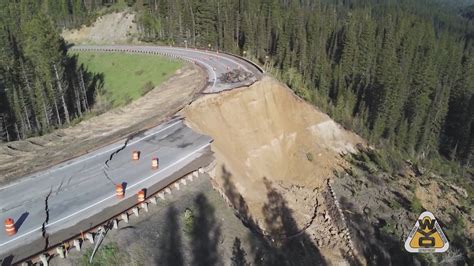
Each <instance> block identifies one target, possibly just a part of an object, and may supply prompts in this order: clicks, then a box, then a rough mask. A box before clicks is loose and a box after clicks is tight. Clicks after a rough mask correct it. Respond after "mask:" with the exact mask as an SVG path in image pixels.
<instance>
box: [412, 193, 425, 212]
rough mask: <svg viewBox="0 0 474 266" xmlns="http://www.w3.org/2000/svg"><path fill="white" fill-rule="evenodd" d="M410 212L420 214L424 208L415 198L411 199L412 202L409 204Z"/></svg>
mask: <svg viewBox="0 0 474 266" xmlns="http://www.w3.org/2000/svg"><path fill="white" fill-rule="evenodd" d="M410 210H411V211H412V212H413V213H420V214H421V213H422V212H423V211H424V210H425V208H423V206H422V205H421V202H420V200H419V199H418V198H417V197H416V196H415V197H414V198H413V200H412V201H411V203H410Z"/></svg>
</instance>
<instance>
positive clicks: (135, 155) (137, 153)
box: [132, 151, 140, 161]
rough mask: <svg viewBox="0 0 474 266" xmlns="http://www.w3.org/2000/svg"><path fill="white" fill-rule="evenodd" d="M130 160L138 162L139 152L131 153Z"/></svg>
mask: <svg viewBox="0 0 474 266" xmlns="http://www.w3.org/2000/svg"><path fill="white" fill-rule="evenodd" d="M132 160H134V161H138V160H140V152H139V151H133V152H132Z"/></svg>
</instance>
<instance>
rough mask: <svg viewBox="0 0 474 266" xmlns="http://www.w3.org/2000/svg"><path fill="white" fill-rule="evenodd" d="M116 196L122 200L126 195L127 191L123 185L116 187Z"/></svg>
mask: <svg viewBox="0 0 474 266" xmlns="http://www.w3.org/2000/svg"><path fill="white" fill-rule="evenodd" d="M115 195H116V196H117V198H119V199H122V198H123V196H124V195H125V191H124V190H123V185H122V184H118V185H116V186H115Z"/></svg>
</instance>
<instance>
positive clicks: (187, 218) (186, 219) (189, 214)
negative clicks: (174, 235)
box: [183, 209, 194, 235]
mask: <svg viewBox="0 0 474 266" xmlns="http://www.w3.org/2000/svg"><path fill="white" fill-rule="evenodd" d="M183 223H184V227H183V231H184V232H185V233H186V234H188V235H189V234H191V232H192V231H193V226H194V213H193V211H192V210H191V209H186V210H185V211H184V214H183Z"/></svg>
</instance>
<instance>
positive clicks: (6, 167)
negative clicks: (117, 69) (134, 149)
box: [0, 64, 207, 185]
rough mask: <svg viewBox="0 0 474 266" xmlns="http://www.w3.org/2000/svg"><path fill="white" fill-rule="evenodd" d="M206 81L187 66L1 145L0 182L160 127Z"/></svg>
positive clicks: (190, 98) (199, 72) (197, 71)
mask: <svg viewBox="0 0 474 266" xmlns="http://www.w3.org/2000/svg"><path fill="white" fill-rule="evenodd" d="M206 82H207V81H206V74H205V73H204V72H203V70H201V69H200V68H198V67H196V66H194V65H192V64H186V65H185V66H184V67H183V68H181V69H179V70H177V71H176V73H175V74H174V75H173V76H172V77H171V78H170V79H168V80H167V81H165V82H163V83H162V84H161V85H160V86H158V87H156V88H155V89H153V90H151V91H150V92H148V93H147V94H146V96H144V97H141V98H140V99H138V100H136V101H134V102H132V103H130V104H129V105H127V106H124V107H121V108H117V109H113V110H111V111H109V112H106V113H104V114H101V115H99V116H96V117H92V118H90V119H88V120H85V121H82V122H80V123H78V124H77V125H75V126H73V127H70V128H65V129H59V130H56V131H54V132H53V133H50V134H47V135H44V136H41V137H33V138H29V139H27V140H22V141H14V142H9V143H6V144H1V145H0V173H1V175H0V185H5V184H7V183H10V182H12V181H14V180H15V179H17V178H18V177H20V176H22V175H25V174H27V173H32V172H35V171H38V170H40V169H43V168H46V167H48V166H50V165H54V164H57V163H59V162H61V161H65V160H67V159H70V158H73V157H76V156H79V155H81V154H84V153H87V152H88V151H91V150H94V149H97V148H98V147H101V146H104V145H106V144H108V143H112V142H114V141H117V140H119V139H121V138H123V137H125V136H127V135H128V134H131V133H132V132H136V131H139V130H143V129H146V128H151V127H153V126H156V125H158V124H160V123H161V122H163V121H164V120H166V119H168V118H169V117H171V116H173V115H174V114H176V112H178V111H179V110H180V109H181V108H183V106H185V105H187V104H189V103H190V102H192V100H193V99H194V97H195V94H196V93H198V92H199V91H200V90H201V89H202V88H203V87H204V85H205V83H206Z"/></svg>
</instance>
